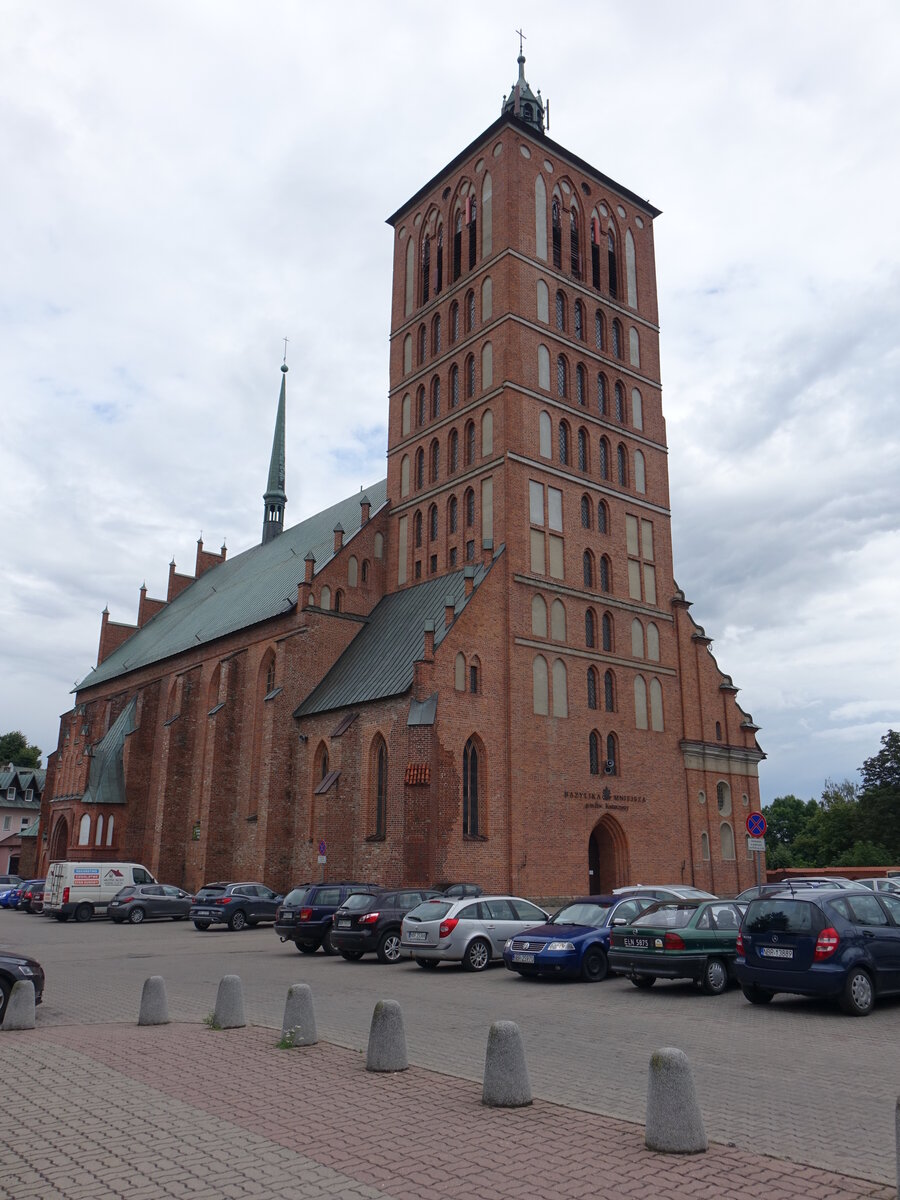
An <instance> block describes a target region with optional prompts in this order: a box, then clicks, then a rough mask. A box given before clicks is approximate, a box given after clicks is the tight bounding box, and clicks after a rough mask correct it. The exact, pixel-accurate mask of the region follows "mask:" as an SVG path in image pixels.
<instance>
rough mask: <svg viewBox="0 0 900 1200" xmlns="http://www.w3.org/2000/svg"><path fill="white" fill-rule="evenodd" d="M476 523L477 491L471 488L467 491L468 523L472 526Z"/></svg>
mask: <svg viewBox="0 0 900 1200" xmlns="http://www.w3.org/2000/svg"><path fill="white" fill-rule="evenodd" d="M474 524H475V493H474V491H473V490H472V489H471V488H469V489H468V491H467V492H466V525H468V526H469V528H471V527H472V526H473V525H474Z"/></svg>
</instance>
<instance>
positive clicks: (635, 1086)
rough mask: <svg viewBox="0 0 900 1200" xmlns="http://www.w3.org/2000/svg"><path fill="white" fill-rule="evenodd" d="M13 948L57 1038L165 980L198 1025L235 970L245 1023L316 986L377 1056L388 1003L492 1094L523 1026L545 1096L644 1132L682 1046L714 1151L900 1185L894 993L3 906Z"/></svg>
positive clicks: (340, 1038) (326, 1009) (423, 1059)
mask: <svg viewBox="0 0 900 1200" xmlns="http://www.w3.org/2000/svg"><path fill="white" fill-rule="evenodd" d="M0 944H3V945H6V946H11V947H14V948H17V949H18V950H20V951H21V952H25V953H32V954H34V955H35V957H37V958H38V959H39V960H40V961H41V962H42V964H43V965H44V968H45V971H46V973H47V991H46V994H45V1003H44V1004H43V1005H42V1006H41V1008H40V1009H39V1010H38V1024H39V1027H40V1029H41V1030H42V1031H44V1032H45V1033H47V1034H49V1033H50V1031H51V1027H58V1028H59V1029H60V1030H61V1029H62V1028H63V1027H66V1026H69V1025H77V1026H84V1025H85V1024H91V1023H106V1022H112V1023H115V1022H132V1021H134V1020H135V1019H136V1015H137V1009H138V1004H139V997H140V991H141V985H142V983H143V980H144V979H145V978H146V977H147V976H148V975H151V974H159V975H162V976H164V978H165V980H166V985H167V989H168V995H169V1007H170V1012H171V1015H172V1017H173V1020H178V1021H186V1022H199V1021H200V1020H201V1019H202V1018H203V1017H204V1016H205V1015H206V1014H207V1013H209V1012H210V1010H211V1009H212V1007H213V1004H214V1001H215V994H216V987H217V984H218V981H219V979H220V978H221V976H222V975H224V974H228V973H233V972H236V973H237V974H239V975H241V977H242V979H243V980H244V988H245V998H246V1008H247V1016H248V1020H249V1021H251V1022H252V1023H253V1024H254V1025H256V1026H262V1027H268V1029H270V1030H272V1029H280V1025H281V1017H282V1011H283V1006H284V998H285V995H286V992H287V988H288V986H290V984H292V983H300V982H305V983H309V984H310V985H311V987H312V990H313V995H314V997H315V1002H316V1011H317V1018H318V1027H319V1036H320V1037H321V1038H322V1039H323V1040H325V1041H328V1042H329V1043H332V1044H333V1045H335V1046H341V1047H345V1048H348V1049H351V1050H355V1051H359V1050H361V1049H363V1048H364V1047H365V1044H366V1038H367V1036H368V1029H369V1022H370V1020H371V1015H372V1009H373V1007H374V1004H375V1002H376V1001H377V1000H378V999H381V998H387V997H390V998H393V999H396V1000H398V1001H399V1002H400V1004H401V1006H402V1009H403V1014H404V1021H405V1024H406V1031H407V1040H408V1044H409V1054H410V1061H411V1062H412V1063H413V1064H415V1065H416V1066H417V1067H420V1068H427V1069H429V1070H430V1071H434V1072H441V1073H443V1074H445V1075H449V1076H454V1077H456V1078H457V1080H464V1081H470V1082H475V1083H480V1080H481V1075H482V1070H483V1065H484V1049H485V1044H486V1041H487V1031H488V1029H489V1027H490V1024H491V1022H492V1021H494V1020H498V1019H510V1020H514V1021H516V1022H517V1023H518V1024H519V1026H520V1028H521V1030H522V1035H523V1039H524V1042H525V1048H526V1054H527V1057H528V1064H529V1070H530V1074H531V1081H532V1088H533V1091H534V1094H535V1096H536V1097H539V1098H540V1099H541V1100H544V1101H548V1102H552V1103H554V1104H557V1105H563V1106H568V1107H570V1108H572V1109H578V1110H581V1111H583V1112H585V1113H592V1114H605V1115H606V1116H608V1117H615V1118H618V1119H620V1120H624V1121H626V1122H632V1123H636V1124H641V1123H642V1122H643V1119H644V1105H645V1092H646V1077H647V1063H648V1061H649V1057H650V1055H651V1053H652V1052H653V1051H654V1050H656V1049H657V1048H659V1047H660V1046H666V1045H674V1046H678V1047H680V1048H681V1049H683V1050H684V1051H685V1052H686V1053H687V1054H688V1057H689V1058H690V1061H691V1064H692V1067H693V1070H694V1075H695V1079H696V1083H697V1090H698V1096H699V1100H700V1105H701V1109H702V1111H703V1115H704V1119H705V1121H706V1127H707V1131H708V1133H709V1135H710V1137H711V1138H712V1139H714V1140H715V1141H716V1142H719V1143H721V1144H724V1145H726V1146H727V1145H728V1144H729V1143H733V1144H734V1146H735V1147H736V1148H737V1149H738V1150H743V1151H748V1152H753V1153H757V1154H759V1153H763V1154H769V1155H773V1156H775V1157H776V1158H777V1159H780V1160H785V1161H789V1162H796V1163H802V1164H808V1165H810V1166H815V1167H817V1168H821V1169H823V1170H830V1171H834V1172H837V1173H838V1174H841V1175H844V1176H847V1177H852V1178H855V1179H860V1180H870V1181H873V1182H874V1183H880V1184H887V1183H888V1182H890V1181H893V1180H894V1179H895V1177H896V1176H895V1171H896V1164H895V1140H894V1106H895V1102H896V1097H897V1093H898V1091H900V1071H898V1069H897V1067H898V1061H897V1050H896V1046H897V1044H898V1033H900V1001H897V1000H888V1001H885V1002H883V1003H882V1004H880V1005H879V1006H878V1007H877V1008H876V1011H875V1013H874V1014H873V1015H872V1016H871V1017H868V1018H866V1019H865V1020H853V1019H851V1018H848V1017H844V1016H843V1015H841V1014H840V1013H839V1012H838V1011H837V1010H836V1009H835V1008H833V1007H831V1006H828V1005H824V1004H817V1003H814V1002H810V1001H806V1000H800V999H792V998H788V997H783V998H782V997H779V998H777V999H776V1000H775V1002H774V1004H772V1005H770V1006H768V1007H767V1008H765V1009H755V1008H752V1007H751V1006H750V1005H748V1004H747V1003H746V1002H745V1001H744V999H743V997H742V996H741V995H740V993H739V992H737V991H733V992H730V993H728V994H726V995H724V996H721V997H716V998H707V997H703V996H700V995H699V994H697V993H696V992H695V990H694V989H693V988H692V987H690V986H688V985H681V984H665V983H663V984H659V985H658V986H657V987H656V988H654V989H653V990H652V991H651V992H646V993H640V992H637V991H636V990H635V989H634V988H632V987H631V986H630V984H628V983H627V981H625V980H618V979H612V980H607V981H606V982H605V983H602V984H596V985H586V984H580V983H573V984H567V983H561V982H556V981H550V982H547V983H535V982H533V981H526V980H520V979H518V978H516V977H514V976H513V975H511V974H510V973H509V972H507V971H504V970H503V969H502V968H493V969H491V970H490V971H488V972H485V973H484V974H482V975H474V976H473V975H468V974H465V973H463V972H462V971H460V970H459V969H457V968H453V967H447V966H442V967H441V968H440V969H439V970H438V971H436V972H425V971H420V970H418V969H416V968H415V966H413V965H412V964H407V963H402V964H399V965H397V966H394V967H389V966H382V965H381V964H379V963H377V962H376V961H375V960H374V959H369V958H366V959H364V960H363V961H362V962H358V963H348V962H345V961H344V960H343V959H340V958H326V957H325V956H323V955H322V954H316V955H315V956H313V957H305V956H300V955H298V954H297V953H296V951H295V950H294V949H293V947H291V946H289V945H288V946H283V945H281V944H280V943H279V942H278V939H277V938H276V937H275V935H274V933H273V932H272V930H271V929H270V928H264V927H262V928H259V929H254V930H249V931H246V932H244V933H229V932H227V931H221V932H213V931H210V932H209V933H206V934H200V933H197V932H196V931H195V930H194V929H193V927H192V926H190V925H188V924H186V923H185V924H172V923H149V922H148V923H145V924H143V925H141V926H136V927H132V926H112V925H111V924H110V923H109V922H106V921H94V922H91V923H90V924H87V925H75V924H73V923H71V922H70V923H68V924H66V925H59V924H57V923H56V922H55V921H48V920H40V919H38V918H33V917H28V916H25V915H24V914H18V913H5V912H0ZM83 1032H84V1033H85V1034H86V1033H87V1032H88V1031H83ZM2 1041H3V1039H0V1042H2ZM74 1048H75V1049H77V1043H76V1044H74ZM4 1078H6V1079H9V1078H10V1076H9V1075H6V1076H4ZM12 1078H16V1076H15V1075H13V1076H12ZM467 1086H468V1085H467ZM476 1090H477V1089H476ZM297 1102H298V1101H297V1096H296V1095H293V1094H292V1101H291V1103H292V1105H293V1106H294V1107H296V1105H297ZM101 1108H102V1106H100V1107H97V1106H94V1108H93V1109H92V1111H93V1112H95V1113H96V1112H99V1111H100V1110H101ZM400 1128H402V1127H401V1126H399V1125H394V1126H393V1129H394V1131H395V1132H394V1135H393V1136H395V1137H396V1130H397V1129H400ZM603 1128H605V1126H603ZM262 1129H263V1127H260V1131H259V1132H262ZM606 1140H607V1139H606V1137H604V1142H606ZM495 1157H496V1158H499V1157H502V1152H501V1151H500V1150H499V1149H498V1153H497V1155H496V1156H495ZM0 1182H2V1179H0ZM247 1194H252V1193H247ZM273 1194H277V1193H273ZM350 1194H354V1193H350ZM621 1194H623V1195H624V1194H627V1193H621ZM721 1194H723V1195H730V1194H731V1193H730V1192H723V1193H721ZM874 1194H878V1193H877V1192H876V1193H874Z"/></svg>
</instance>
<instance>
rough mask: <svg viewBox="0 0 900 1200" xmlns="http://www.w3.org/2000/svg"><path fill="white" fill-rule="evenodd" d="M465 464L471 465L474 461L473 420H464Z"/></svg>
mask: <svg viewBox="0 0 900 1200" xmlns="http://www.w3.org/2000/svg"><path fill="white" fill-rule="evenodd" d="M465 446H466V449H465V455H466V466H467V467H471V466H472V464H473V463H474V462H475V422H474V421H466V442H465Z"/></svg>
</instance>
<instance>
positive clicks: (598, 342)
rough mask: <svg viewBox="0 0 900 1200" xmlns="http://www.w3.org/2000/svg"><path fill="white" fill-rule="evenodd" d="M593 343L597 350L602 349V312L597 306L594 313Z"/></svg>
mask: <svg viewBox="0 0 900 1200" xmlns="http://www.w3.org/2000/svg"><path fill="white" fill-rule="evenodd" d="M594 345H595V346H596V347H597V349H598V350H602V349H603V313H602V312H601V311H600V309H599V308H598V309H597V311H596V312H595V313H594Z"/></svg>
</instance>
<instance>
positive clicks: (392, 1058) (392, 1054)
mask: <svg viewBox="0 0 900 1200" xmlns="http://www.w3.org/2000/svg"><path fill="white" fill-rule="evenodd" d="M408 1066H409V1060H408V1059H407V1057H406V1033H405V1031H404V1029H403V1013H402V1012H401V1011H400V1005H399V1004H398V1003H397V1001H396V1000H379V1001H378V1003H377V1004H376V1005H375V1011H374V1012H373V1013H372V1024H371V1026H370V1028H369V1048H368V1051H367V1052H366V1070H367V1071H405V1070H406V1069H407V1067H408Z"/></svg>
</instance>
